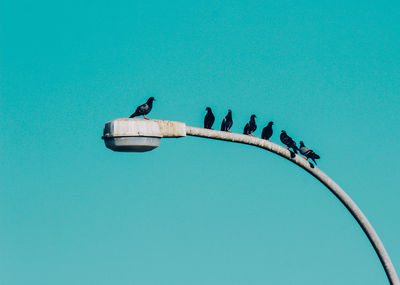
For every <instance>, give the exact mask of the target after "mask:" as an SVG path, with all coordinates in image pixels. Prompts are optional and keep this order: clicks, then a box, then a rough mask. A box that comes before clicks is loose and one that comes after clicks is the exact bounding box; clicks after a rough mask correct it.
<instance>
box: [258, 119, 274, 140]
mask: <svg viewBox="0 0 400 285" xmlns="http://www.w3.org/2000/svg"><path fill="white" fill-rule="evenodd" d="M273 124H274V122H272V121H271V122H269V123H268V125H267V126H266V127H265V128H264V129H263V130H262V133H261V138H262V139H264V140H269V138H270V137H271V136H272V132H273V131H272V125H273Z"/></svg>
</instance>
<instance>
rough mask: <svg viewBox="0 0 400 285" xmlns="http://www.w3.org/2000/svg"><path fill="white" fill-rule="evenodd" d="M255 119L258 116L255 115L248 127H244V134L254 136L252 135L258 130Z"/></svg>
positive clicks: (252, 116)
mask: <svg viewBox="0 0 400 285" xmlns="http://www.w3.org/2000/svg"><path fill="white" fill-rule="evenodd" d="M255 118H256V115H254V114H253V115H251V117H250V122H248V123H247V124H246V126H244V130H243V134H245V135H251V136H253V134H252V133H253V132H254V131H255V130H256V129H257V125H256V120H255Z"/></svg>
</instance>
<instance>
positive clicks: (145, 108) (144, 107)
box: [129, 96, 156, 120]
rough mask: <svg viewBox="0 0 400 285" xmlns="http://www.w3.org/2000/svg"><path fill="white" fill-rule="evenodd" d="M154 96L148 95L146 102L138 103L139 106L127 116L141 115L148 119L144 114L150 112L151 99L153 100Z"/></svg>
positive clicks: (151, 106)
mask: <svg viewBox="0 0 400 285" xmlns="http://www.w3.org/2000/svg"><path fill="white" fill-rule="evenodd" d="M155 100H156V99H154V97H153V96H152V97H150V98H149V99H148V100H147V102H146V103H144V104H142V105H140V106H139V107H137V108H136V111H135V113H133V114H132V115H130V116H129V118H134V117H137V116H143V118H145V119H146V120H149V119H148V118H146V115H147V114H148V113H150V111H151V109H152V108H153V101H155Z"/></svg>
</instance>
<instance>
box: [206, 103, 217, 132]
mask: <svg viewBox="0 0 400 285" xmlns="http://www.w3.org/2000/svg"><path fill="white" fill-rule="evenodd" d="M206 110H207V114H206V116H205V117H204V128H205V129H211V127H212V125H213V124H214V121H215V117H214V115H213V113H212V111H211V108H210V107H207V108H206Z"/></svg>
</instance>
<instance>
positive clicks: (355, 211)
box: [186, 126, 400, 285]
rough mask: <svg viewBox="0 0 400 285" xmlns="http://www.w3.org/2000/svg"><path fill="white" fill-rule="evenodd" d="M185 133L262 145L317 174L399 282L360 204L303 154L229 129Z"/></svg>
mask: <svg viewBox="0 0 400 285" xmlns="http://www.w3.org/2000/svg"><path fill="white" fill-rule="evenodd" d="M186 135H189V136H195V137H203V138H209V139H215V140H223V141H230V142H236V143H242V144H248V145H253V146H256V147H260V148H263V149H266V150H268V151H270V152H273V153H275V154H277V155H279V156H281V157H284V158H286V159H287V160H290V161H291V162H293V163H295V164H297V165H298V166H300V167H301V168H303V169H304V170H306V171H307V172H308V173H310V174H311V175H312V176H314V177H315V178H317V179H318V180H319V181H320V182H321V183H322V184H324V185H325V186H326V187H327V188H328V189H329V190H330V191H331V192H332V193H333V194H334V195H335V196H336V197H337V198H338V199H339V200H340V201H341V202H342V204H343V205H344V206H345V207H346V208H347V210H349V212H350V213H351V214H352V215H353V217H354V218H355V219H356V221H357V222H358V224H359V225H360V227H361V228H362V229H363V231H364V233H365V234H366V235H367V237H368V239H369V241H370V242H371V244H372V246H373V247H374V249H375V251H376V253H377V254H378V257H379V259H380V261H381V263H382V265H383V268H384V269H385V272H386V275H387V277H388V279H389V282H390V284H392V285H399V284H400V282H399V278H398V276H397V274H396V270H395V269H394V266H393V264H392V261H391V260H390V257H389V255H388V253H387V252H386V249H385V247H384V246H383V243H382V241H381V240H380V238H379V237H378V235H377V233H376V232H375V230H374V228H373V227H372V225H371V224H370V222H369V221H368V220H367V218H366V217H365V215H364V214H363V213H362V212H361V210H360V208H359V207H358V206H357V205H356V203H354V201H353V200H352V199H351V198H350V196H349V195H347V194H346V192H344V191H343V189H342V188H341V187H340V186H339V185H338V184H336V183H335V181H333V180H332V179H331V178H330V177H329V176H328V175H326V174H325V173H324V172H323V171H321V170H320V169H318V168H317V167H313V168H312V167H311V165H310V163H309V162H308V161H306V160H305V159H304V158H302V157H300V156H298V155H296V156H295V157H293V158H292V157H291V153H290V151H289V150H287V149H286V148H284V147H282V146H280V145H277V144H275V143H273V142H271V141H267V140H263V139H260V138H257V137H253V136H248V135H242V134H236V133H229V132H221V131H215V130H209V129H203V128H196V127H190V126H186Z"/></svg>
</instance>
